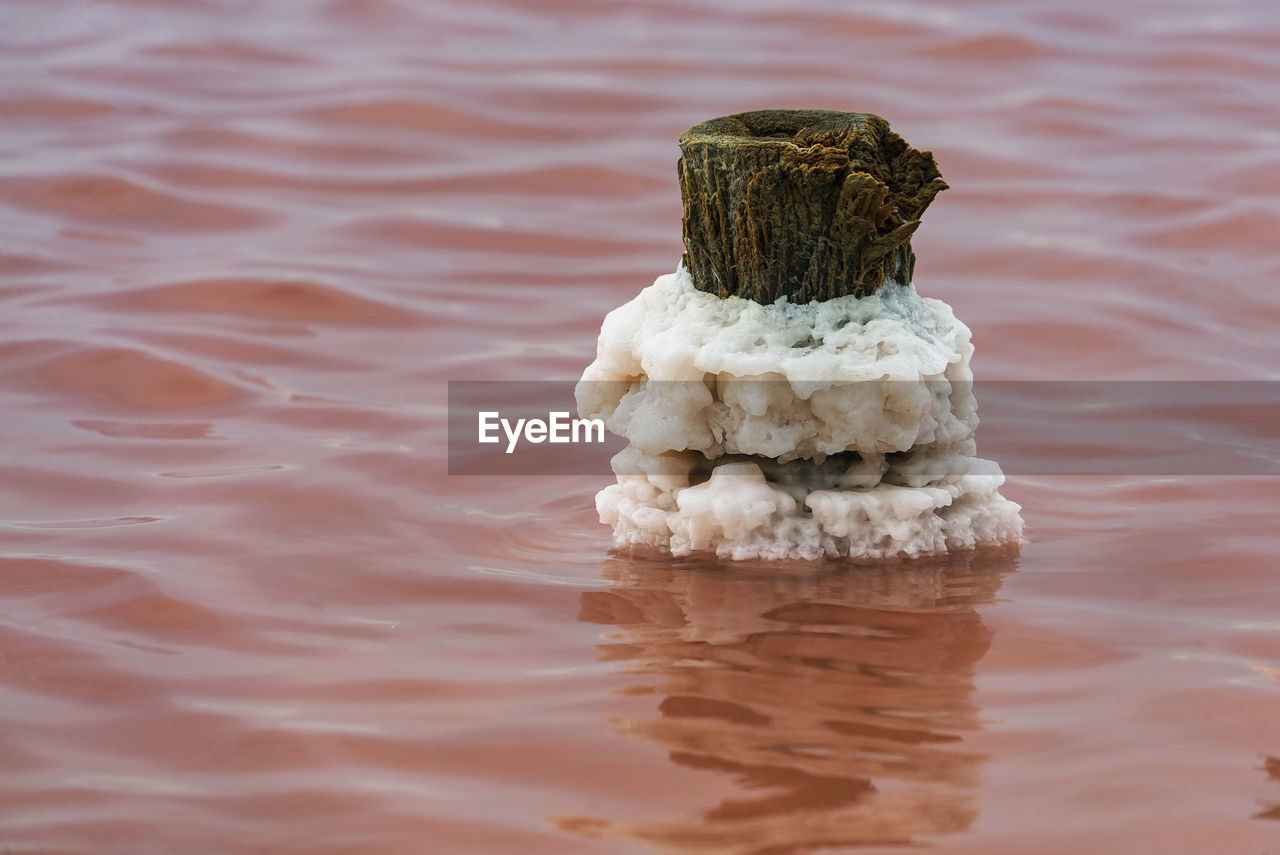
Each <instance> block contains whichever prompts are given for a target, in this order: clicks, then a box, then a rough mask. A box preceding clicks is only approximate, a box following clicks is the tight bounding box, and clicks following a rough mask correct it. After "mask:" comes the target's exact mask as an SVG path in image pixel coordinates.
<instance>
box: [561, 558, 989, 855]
mask: <svg viewBox="0 0 1280 855" xmlns="http://www.w3.org/2000/svg"><path fill="white" fill-rule="evenodd" d="M1014 566H1015V559H1013V558H1011V557H1003V556H999V557H993V556H985V557H983V558H980V559H979V558H975V557H953V558H951V559H950V560H949V561H948V562H947V563H946V564H933V565H929V566H921V565H905V566H895V567H888V568H882V569H869V568H856V569H847V570H840V571H836V572H826V573H823V574H821V575H817V574H815V573H814V572H813V570H812V568H809V569H808V570H807V571H806V572H804V573H795V574H792V573H787V572H780V571H779V570H778V568H777V567H776V566H775V567H770V568H765V567H763V566H757V567H754V568H745V569H744V568H742V567H735V568H734V569H733V570H731V571H729V570H725V569H724V568H723V567H714V566H708V565H707V564H701V565H699V564H695V563H676V564H668V563H656V562H649V561H644V560H638V559H629V558H615V559H612V560H610V561H609V562H608V563H607V564H606V566H605V575H606V577H608V578H610V579H612V580H614V585H613V587H612V588H611V589H610V590H607V591H588V592H586V593H584V594H583V595H582V602H581V612H580V614H579V619H580V620H583V621H590V622H593V623H600V624H611V625H617V626H618V627H620V629H621V632H617V633H615V634H611V635H608V636H606V639H607V641H606V643H604V644H602V645H601V646H600V648H599V652H600V657H601V658H602V659H606V660H616V661H618V662H620V663H624V666H625V667H626V668H627V669H628V670H630V671H632V672H634V673H636V674H646V675H647V674H652V675H655V676H657V677H659V678H660V682H659V683H657V684H656V685H655V686H654V687H653V690H654V692H655V693H656V694H659V695H662V696H663V699H662V701H661V702H660V703H659V704H658V709H657V712H658V714H657V715H656V716H654V717H645V718H639V719H632V720H626V721H623V722H619V727H618V732H619V733H625V734H627V735H629V736H630V735H634V736H640V737H643V738H645V739H651V740H654V741H655V742H657V743H659V744H660V745H662V746H663V747H665V748H666V749H667V750H668V751H669V752H670V757H671V760H672V761H673V762H675V763H677V764H680V765H682V766H685V767H689V768H694V769H700V770H706V771H709V772H717V773H721V774H726V775H729V776H732V777H733V778H734V780H735V781H737V782H738V783H739V784H740V785H741V787H742V789H743V790H744V791H747V793H748V794H747V795H746V796H744V797H742V798H736V797H735V798H731V799H728V800H725V801H722V802H721V803H720V804H719V805H716V806H714V807H709V808H708V809H705V810H703V811H701V813H700V815H698V816H694V817H692V818H689V819H665V820H648V821H622V820H612V819H603V818H588V817H572V818H562V819H559V820H557V821H556V822H557V825H558V826H559V827H561V828H562V829H565V830H569V831H573V832H576V833H579V834H585V835H589V836H593V837H605V838H614V839H617V838H623V839H631V840H640V841H644V842H647V843H650V844H653V845H655V846H657V847H658V848H659V849H662V850H664V851H670V852H690V853H694V852H698V853H704V852H716V853H734V855H738V853H741V855H746V853H789V852H801V851H806V850H809V849H812V848H815V847H822V846H835V845H845V846H848V845H856V844H872V843H905V842H908V841H911V840H913V839H915V838H917V837H921V836H927V835H939V834H948V833H953V832H959V831H963V830H965V829H967V828H968V827H969V826H970V825H971V824H972V823H973V820H974V818H975V816H976V809H975V807H974V805H973V795H972V793H973V788H974V786H975V784H976V783H977V780H978V776H979V773H980V770H981V767H982V764H983V762H984V760H985V756H984V755H982V754H978V753H975V752H973V751H967V750H965V746H964V742H963V734H964V733H965V732H966V731H970V730H973V729H975V728H977V727H978V726H979V716H978V710H977V708H976V707H975V706H974V703H973V700H972V694H973V674H974V666H975V665H976V663H977V662H978V660H979V659H981V658H982V656H983V654H984V653H985V652H986V650H987V647H988V645H989V642H990V633H989V631H988V630H987V628H986V626H985V625H984V624H983V622H982V618H981V617H980V616H979V615H978V612H977V611H976V610H975V607H976V606H979V605H982V604H987V603H990V602H992V600H993V598H994V596H995V592H996V591H997V590H998V588H999V587H1000V580H1001V578H1002V575H1003V574H1004V573H1005V572H1008V571H1010V570H1012V569H1013V568H1014ZM757 793H758V795H756V794H757Z"/></svg>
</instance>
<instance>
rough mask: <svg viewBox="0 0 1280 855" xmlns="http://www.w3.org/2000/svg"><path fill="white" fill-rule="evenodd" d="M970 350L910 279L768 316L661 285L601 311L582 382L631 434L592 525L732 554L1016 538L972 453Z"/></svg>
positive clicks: (963, 545) (581, 396)
mask: <svg viewBox="0 0 1280 855" xmlns="http://www.w3.org/2000/svg"><path fill="white" fill-rule="evenodd" d="M972 353H973V347H972V345H971V344H970V342H969V330H968V328H966V327H965V326H964V324H962V323H960V322H959V321H958V320H956V318H955V316H954V315H953V314H952V312H951V309H950V307H948V306H947V305H946V304H945V303H943V302H941V301H939V300H931V299H927V298H923V297H920V296H919V295H918V294H916V292H915V291H914V289H912V288H911V287H910V286H902V285H897V284H894V283H889V284H887V285H886V286H885V287H883V288H881V289H880V291H879V292H878V293H877V294H875V295H873V296H870V297H863V298H856V297H842V298H839V299H836V300H829V301H826V302H823V303H817V302H815V303H810V304H808V305H795V304H791V303H788V302H786V301H785V300H779V301H778V302H777V303H774V304H772V305H769V306H763V305H760V304H758V303H755V302H752V301H750V300H744V299H741V298H737V297H730V298H727V299H722V298H719V297H717V296H715V295H713V294H707V293H704V292H701V291H698V290H696V289H695V288H694V287H693V283H692V280H691V279H690V277H689V275H688V274H687V273H686V272H685V271H684V270H683V269H681V270H679V271H677V272H676V273H674V274H670V275H667V276H662V277H659V278H658V280H657V281H656V282H655V283H654V284H653V285H652V286H650V287H648V288H646V289H644V290H643V291H642V292H641V293H640V294H639V295H638V296H637V297H636V298H635V299H633V300H632V301H630V302H629V303H627V304H626V305H624V306H621V307H619V308H618V309H615V310H614V311H612V312H610V313H609V315H608V316H607V317H606V318H605V321H604V324H603V326H602V328H601V332H600V339H599V343H598V348H597V356H596V360H595V361H594V362H593V363H592V364H591V365H590V366H589V367H588V368H587V369H586V371H585V372H584V374H583V377H582V381H581V382H580V383H579V384H578V388H577V402H578V412H579V415H581V416H583V417H587V418H601V419H604V421H605V424H606V426H607V427H608V428H609V429H610V430H611V431H613V432H614V433H617V434H619V435H621V436H623V437H625V438H626V439H628V440H629V441H630V446H629V447H628V448H627V449H626V450H625V451H623V452H622V453H621V454H619V455H618V456H617V457H615V459H614V471H615V472H616V473H617V475H618V484H616V485H614V486H610V487H608V488H606V489H605V490H603V491H601V492H600V494H599V495H598V496H597V497H596V506H597V509H598V510H599V513H600V519H601V522H603V523H605V524H607V525H610V526H612V527H613V530H614V538H615V541H616V543H617V545H618V546H642V547H647V548H651V549H656V550H660V551H665V552H670V553H672V554H674V555H688V554H692V553H695V552H715V553H716V554H718V555H720V556H722V557H726V558H733V559H739V560H742V559H752V558H768V559H782V558H799V559H817V558H823V557H827V558H839V557H845V558H852V559H869V560H883V559H893V558H914V557H921V556H926V555H938V554H942V553H945V552H947V551H955V550H962V549H973V548H977V547H983V546H998V545H1005V544H1009V543H1017V542H1019V541H1020V539H1021V532H1022V520H1021V517H1020V516H1019V514H1018V511H1019V507H1018V506H1017V505H1016V504H1014V503H1013V502H1010V501H1008V500H1007V499H1005V498H1003V497H1002V496H1000V495H999V493H998V492H997V490H998V488H999V486H1000V484H1002V483H1003V481H1004V476H1003V475H1002V474H1001V473H1000V468H999V466H997V465H996V464H994V463H992V462H991V461H986V460H981V459H979V458H977V457H975V456H974V444H973V439H972V437H973V432H974V430H975V428H976V427H977V424H978V419H977V412H976V405H975V402H974V399H973V394H972V388H971V381H972V374H971V372H970V370H969V358H970V356H971V355H972ZM850 452H852V453H850ZM832 455H835V456H832Z"/></svg>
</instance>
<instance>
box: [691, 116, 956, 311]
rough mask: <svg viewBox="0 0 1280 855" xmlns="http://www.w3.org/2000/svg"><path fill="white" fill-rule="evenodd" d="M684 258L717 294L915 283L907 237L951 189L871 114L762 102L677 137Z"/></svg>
mask: <svg viewBox="0 0 1280 855" xmlns="http://www.w3.org/2000/svg"><path fill="white" fill-rule="evenodd" d="M680 152H681V154H680V163H679V166H678V170H679V176H680V195H681V197H682V198H683V200H684V244H685V250H686V252H685V255H684V265H685V267H686V268H687V269H688V271H689V273H690V275H691V276H692V277H693V284H694V287H696V288H697V289H699V290H700V291H707V292H709V293H712V294H718V295H719V296H720V297H729V296H739V297H746V298H748V299H751V300H755V301H756V302H758V303H772V302H774V301H775V300H777V299H778V298H779V297H785V298H787V300H789V301H791V302H793V303H808V302H811V301H813V300H830V299H833V298H835V297H843V296H846V295H850V294H852V295H854V296H858V297H865V296H868V295H870V294H874V293H875V292H876V291H877V290H878V289H879V288H880V286H881V285H882V284H884V282H885V280H894V281H897V282H900V283H903V284H907V283H909V282H910V281H911V274H912V269H913V268H914V266H915V255H914V254H913V253H912V252H911V235H912V234H913V233H914V232H915V230H916V229H917V228H918V227H919V225H920V216H921V214H923V213H924V210H925V208H927V207H928V206H929V203H930V202H932V201H933V199H934V197H935V196H937V195H938V194H939V193H940V192H942V191H943V190H945V189H947V184H946V182H945V181H943V180H942V176H941V174H940V173H939V172H938V165H937V164H936V163H935V162H934V160H933V155H932V154H930V153H929V152H922V151H917V150H915V149H913V148H911V146H909V145H907V143H906V142H905V141H904V140H903V139H902V137H900V136H898V135H897V134H895V133H894V132H893V131H891V130H890V129H889V123H888V122H886V121H885V120H884V119H882V118H880V117H879V116H875V115H871V114H870V113H841V112H835V111H830V110H760V111H756V112H752V113H737V114H734V115H732V116H724V117H721V118H719V119H711V120H710V121H707V122H703V123H702V124H699V125H695V126H694V127H692V128H690V129H689V130H687V131H685V132H684V134H682V135H681V136H680Z"/></svg>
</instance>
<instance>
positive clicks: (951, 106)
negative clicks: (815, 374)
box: [0, 0, 1280, 855]
mask: <svg viewBox="0 0 1280 855" xmlns="http://www.w3.org/2000/svg"><path fill="white" fill-rule="evenodd" d="M0 43H2V46H0V71H2V74H0V155H2V156H0V277H2V279H0V465H2V467H3V468H2V470H0V852H6V853H28V852H31V853H73V852H74V853H174V852H191V853H275V855H280V853H308V854H309V855H326V853H373V854H374V855H391V853H428V852H429V853H492V855H507V853H613V852H638V853H643V852H655V851H656V852H671V853H732V855H747V853H756V855H765V853H771V855H778V854H779V853H801V852H809V851H823V852H826V851H830V852H843V851H855V850H857V851H864V850H872V851H874V850H876V849H878V848H880V847H889V846H892V845H896V844H904V843H911V844H922V845H929V846H931V847H933V848H934V849H935V850H936V851H939V852H946V853H1027V852H1041V853H1078V852H1107V853H1121V852H1123V853H1148V852H1150V853H1156V852H1159V853H1169V852H1180V853H1202V852H1231V853H1250V855H1261V853H1264V852H1276V851H1280V581H1278V580H1280V574H1278V573H1277V557H1276V556H1277V552H1278V551H1280V526H1278V525H1277V522H1276V521H1277V508H1278V507H1280V502H1278V500H1280V484H1277V481H1276V479H1274V478H1263V477H1236V478H1229V479H1224V478H1214V477H1186V476H1184V477H1168V478H1154V477H1136V476H1132V475H1127V474H1125V473H1123V472H1122V471H1118V472H1117V473H1116V474H1115V475H1112V476H1096V477H1088V478H1082V477H1065V476H1063V477H1038V476H1034V475H1029V474H1028V475H1018V476H1015V477H1013V478H1011V479H1010V483H1009V484H1008V486H1007V488H1006V491H1005V492H1006V494H1007V495H1009V496H1010V497H1011V498H1013V499H1015V500H1016V501H1019V502H1021V503H1022V504H1023V506H1024V514H1025V516H1026V518H1027V521H1028V525H1029V531H1028V533H1029V537H1030V540H1029V542H1028V544H1027V545H1026V547H1025V549H1024V550H1023V553H1022V555H1021V557H1020V558H1017V559H1010V558H1002V559H995V558H974V557H961V558H957V559H955V560H954V561H952V562H950V563H948V564H945V565H920V566H914V565H913V566H909V567H896V568H887V569H880V570H877V569H859V570H848V569H841V568H839V567H834V566H830V565H828V566H823V567H817V568H815V567H806V566H787V567H778V566H763V565H754V566H751V567H739V568H734V567H727V566H724V565H716V564H701V563H697V562H693V563H689V562H686V563H680V564H663V563H656V562H646V561H642V560H637V559H633V558H626V557H623V556H611V555H610V554H609V552H608V547H609V536H608V532H607V530H605V529H604V528H603V527H601V526H600V525H598V523H597V522H596V520H595V518H594V512H593V508H592V496H593V493H594V492H595V490H597V489H598V488H599V487H601V486H603V485H604V484H605V483H607V482H608V481H609V480H610V477H611V476H610V475H609V474H608V473H607V472H601V473H600V474H599V475H598V476H585V475H583V476H573V477H521V478H513V479H508V480H507V481H502V480H500V479H497V478H492V477H478V476H477V477H457V476H455V477H450V476H448V475H447V474H446V465H445V453H444V452H445V424H446V411H445V400H446V398H445V381H446V380H449V379H455V380H456V379H520V380H531V379H544V378H546V379H572V378H574V377H576V376H577V375H578V373H579V372H580V371H581V369H582V367H583V366H584V365H585V364H586V362H588V361H589V360H590V358H591V355H592V353H593V349H594V342H595V334H596V331H597V330H598V327H599V323H600V319H601V317H602V316H603V315H604V313H605V312H606V311H607V310H608V309H610V308H612V307H613V306H615V305H617V304H619V303H621V302H623V301H624V300H626V299H628V298H629V297H630V296H631V295H633V294H634V293H635V292H636V291H638V290H639V289H640V288H641V287H643V286H644V285H647V284H648V283H649V282H651V281H652V280H653V278H654V277H655V276H657V275H659V274H662V273H665V272H668V271H670V270H671V269H673V268H674V266H675V263H676V260H677V259H678V257H679V254H680V251H681V244H680V222H679V217H680V202H679V193H678V189H677V186H676V180H675V171H674V164H675V159H676V155H677V150H676V147H675V139H676V137H677V136H678V135H679V133H680V132H681V131H683V130H684V129H685V128H687V127H689V126H690V125H692V124H694V123H696V122H699V121H701V120H704V119H706V118H710V117H712V116H718V115H723V114H725V113H730V112H737V111H740V110H746V109H756V108H762V107H777V106H783V107H802V106H804V107H808V106H819V107H827V108H834V109H848V110H863V111H870V112H876V113H881V114H883V115H885V116H887V117H888V118H889V119H890V120H891V121H892V122H893V124H894V127H895V129H896V130H898V131H900V132H901V133H902V134H903V135H904V136H905V137H906V138H907V139H908V140H909V141H911V142H912V143H913V144H914V145H916V146H918V147H921V148H928V149H932V150H933V151H934V153H935V154H936V156H937V158H938V161H939V164H940V166H941V169H942V172H943V174H944V176H945V177H946V178H947V180H948V181H949V182H950V184H951V186H952V188H953V189H952V190H950V191H949V192H947V193H945V194H943V195H942V196H941V197H940V198H939V199H938V200H937V202H936V203H935V204H934V206H933V207H932V209H931V210H930V211H929V213H928V215H927V217H926V218H925V223H924V227H923V228H922V230H921V231H920V232H919V233H918V236H917V238H916V239H915V241H914V245H915V249H916V252H917V255H918V256H919V261H918V263H917V268H916V275H917V279H916V284H917V287H918V288H919V289H920V291H922V292H923V293H925V294H928V295H932V296H936V297H940V298H943V299H945V300H947V301H948V302H949V303H951V304H952V305H953V306H954V307H955V308H956V311H957V314H958V315H959V316H960V317H961V318H962V319H964V320H965V321H966V322H967V323H968V324H969V325H970V326H971V327H972V329H973V331H974V337H975V342H976V344H977V346H978V356H977V358H976V361H975V369H976V371H977V372H978V375H979V376H980V377H983V378H988V379H1014V380H1035V379H1042V378H1059V379H1061V378H1067V379H1071V378H1081V379H1111V378H1117V379H1118V378H1123V379H1140V378H1160V379H1189V378H1195V379H1231V378H1241V379H1251V380H1267V379H1275V378H1276V377H1277V373H1278V372H1280V336H1277V335H1276V330H1277V327H1278V325H1280V301H1277V291H1276V283H1277V281H1280V260H1278V258H1280V257H1278V256H1277V254H1276V251H1275V248H1276V245H1277V236H1278V235H1280V204H1278V202H1277V200H1278V199H1280V131H1278V130H1277V129H1280V99H1278V98H1277V97H1276V93H1277V92H1280V14H1278V13H1277V11H1276V9H1275V7H1274V5H1273V4H1267V3H1261V2H1259V3H1245V2H1239V3H1227V4H1207V3H1197V2H1192V0H1169V2H1134V3H1105V2H1099V0H1087V2H1083V3H1076V4H1067V5H1064V4H1060V3H1050V2H1041V0H1026V2H1017V3H1013V2H996V0H992V2H963V3H943V2H938V3H936V4H932V5H931V4H926V3H919V2H909V3H865V4H860V3H837V2H818V0H800V2H795V3H789V4H769V3H759V2H746V3H730V2H728V0H698V2H690V3H684V4H675V3H666V2H653V3H650V2H639V1H638V0H617V2H610V1H609V0H591V2H586V0H556V2H547V3H534V2H515V0H477V1H476V2H465V3H464V2H452V0H436V2H410V0H289V2H267V0H260V1H259V0H182V1H181V2H179V0H156V2H143V0H129V2H125V1H124V0H119V2H107V0H103V2H89V1H88V0H85V2H73V1H72V0H6V2H4V3H3V5H2V6H0ZM979 440H980V441H981V433H980V434H979ZM1122 468H1123V467H1122V466H1118V469H1122Z"/></svg>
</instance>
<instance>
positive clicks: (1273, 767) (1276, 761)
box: [1253, 757, 1280, 819]
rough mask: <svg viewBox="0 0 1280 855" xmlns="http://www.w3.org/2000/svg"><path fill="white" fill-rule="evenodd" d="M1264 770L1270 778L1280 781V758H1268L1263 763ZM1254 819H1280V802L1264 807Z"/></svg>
mask: <svg viewBox="0 0 1280 855" xmlns="http://www.w3.org/2000/svg"><path fill="white" fill-rule="evenodd" d="M1262 768H1263V769H1264V770H1265V771H1266V773H1267V777H1268V778H1270V779H1271V780H1273V781H1280V757H1268V758H1267V759H1266V760H1264V761H1263V762H1262ZM1253 818H1254V819H1280V802H1275V803H1274V804H1268V805H1265V806H1263V808H1262V810H1260V811H1258V812H1257V813H1255V814H1254V815H1253Z"/></svg>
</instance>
